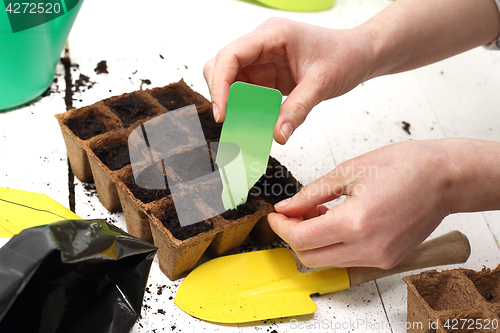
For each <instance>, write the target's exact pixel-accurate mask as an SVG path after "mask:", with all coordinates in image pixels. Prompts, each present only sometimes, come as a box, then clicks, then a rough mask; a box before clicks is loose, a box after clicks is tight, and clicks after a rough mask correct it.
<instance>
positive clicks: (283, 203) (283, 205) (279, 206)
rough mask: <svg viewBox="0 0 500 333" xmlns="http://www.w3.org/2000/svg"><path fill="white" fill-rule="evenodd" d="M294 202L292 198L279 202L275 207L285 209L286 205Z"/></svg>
mask: <svg viewBox="0 0 500 333" xmlns="http://www.w3.org/2000/svg"><path fill="white" fill-rule="evenodd" d="M290 201H292V198H288V199H285V200H283V201H280V202H278V203H277V204H275V205H274V208H283V207H285V206H286V205H288V204H289V203H290Z"/></svg>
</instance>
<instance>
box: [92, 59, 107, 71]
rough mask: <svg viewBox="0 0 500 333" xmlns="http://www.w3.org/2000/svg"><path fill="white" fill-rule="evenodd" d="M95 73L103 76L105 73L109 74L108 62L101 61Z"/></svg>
mask: <svg viewBox="0 0 500 333" xmlns="http://www.w3.org/2000/svg"><path fill="white" fill-rule="evenodd" d="M94 72H96V73H97V74H103V73H106V74H108V73H109V72H108V64H107V62H106V60H102V61H100V62H99V63H98V64H97V66H96V68H94Z"/></svg>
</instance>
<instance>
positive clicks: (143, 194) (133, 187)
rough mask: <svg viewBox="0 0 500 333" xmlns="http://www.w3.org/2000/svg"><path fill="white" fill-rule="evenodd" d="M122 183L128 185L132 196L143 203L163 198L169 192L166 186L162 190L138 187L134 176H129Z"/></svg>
mask: <svg viewBox="0 0 500 333" xmlns="http://www.w3.org/2000/svg"><path fill="white" fill-rule="evenodd" d="M123 183H124V184H125V186H127V187H128V189H129V190H130V192H132V194H133V195H134V197H135V198H136V199H137V200H140V201H142V202H143V203H150V202H152V201H155V200H159V199H161V198H165V197H166V196H167V195H169V194H170V189H169V188H168V187H167V189H164V190H150V189H146V188H143V187H140V186H138V185H137V184H136V183H135V180H134V176H130V177H129V178H127V179H126V180H125V181H124V182H123ZM165 184H166V183H165Z"/></svg>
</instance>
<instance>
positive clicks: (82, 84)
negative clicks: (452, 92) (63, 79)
mask: <svg viewBox="0 0 500 333" xmlns="http://www.w3.org/2000/svg"><path fill="white" fill-rule="evenodd" d="M94 84H95V82H94V81H90V78H89V77H88V76H87V75H84V74H80V76H79V77H78V79H77V80H76V81H75V84H74V85H73V88H74V90H75V92H84V91H86V90H88V89H91V88H92V87H93V86H94Z"/></svg>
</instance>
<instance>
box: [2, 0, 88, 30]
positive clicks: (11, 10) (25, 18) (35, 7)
mask: <svg viewBox="0 0 500 333" xmlns="http://www.w3.org/2000/svg"><path fill="white" fill-rule="evenodd" d="M79 1H80V0H63V1H62V0H49V1H47V0H42V1H40V0H37V1H36V2H24V1H12V0H4V1H3V2H4V5H5V12H6V13H7V16H8V18H9V22H10V26H11V28H12V32H13V33H16V32H20V31H24V30H26V29H30V28H33V27H36V26H39V25H41V24H44V23H46V22H49V21H52V20H54V19H56V18H58V17H60V16H62V15H64V14H65V13H67V12H69V11H70V10H71V9H73V8H74V7H75V6H76V5H77V4H78V2H79Z"/></svg>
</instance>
